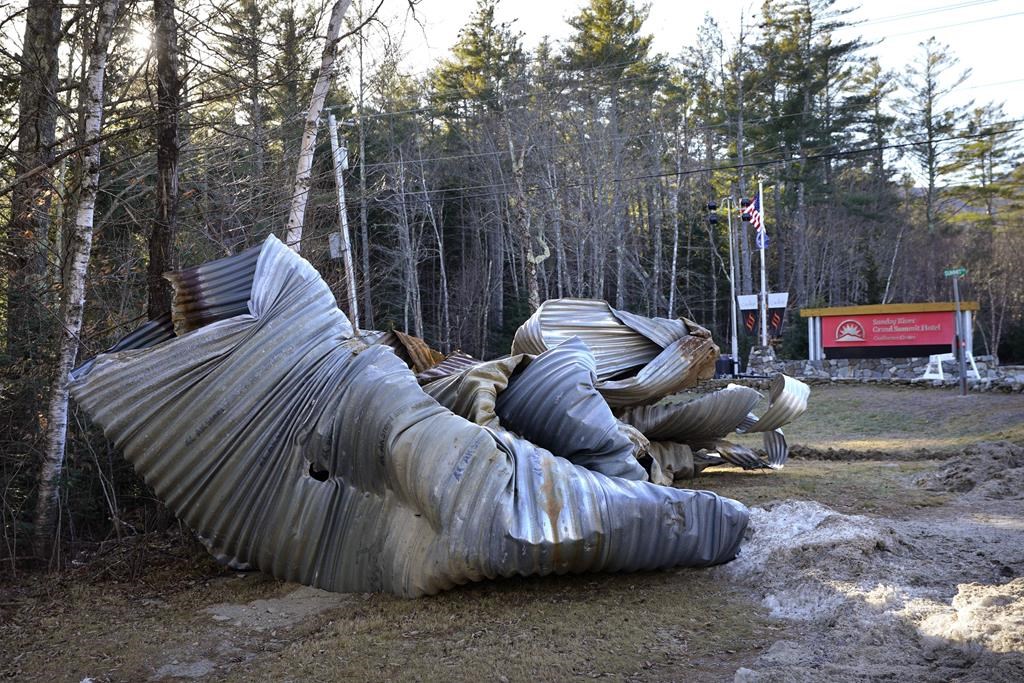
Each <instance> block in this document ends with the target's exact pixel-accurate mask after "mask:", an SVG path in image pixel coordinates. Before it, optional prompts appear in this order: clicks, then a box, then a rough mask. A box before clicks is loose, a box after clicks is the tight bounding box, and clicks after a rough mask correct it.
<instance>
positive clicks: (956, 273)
mask: <svg viewBox="0 0 1024 683" xmlns="http://www.w3.org/2000/svg"><path fill="white" fill-rule="evenodd" d="M942 274H943V275H945V276H946V277H963V276H964V275H967V269H966V268H964V267H963V266H961V267H959V268H947V269H946V270H944V271H942Z"/></svg>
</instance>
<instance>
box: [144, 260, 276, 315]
mask: <svg viewBox="0 0 1024 683" xmlns="http://www.w3.org/2000/svg"><path fill="white" fill-rule="evenodd" d="M259 255H260V248H259V247H253V248H252V249H247V250H246V251H243V252H242V253H240V254H236V255H235V256H229V257H227V258H222V259H217V260H216V261H209V262H207V263H203V264H200V265H198V266H196V267H194V268H186V269H185V270H179V271H176V272H173V273H166V274H165V275H164V277H166V278H167V279H168V280H170V282H171V285H173V287H174V300H173V301H172V303H171V317H172V318H173V320H174V331H175V333H176V334H178V335H182V334H185V333H186V332H190V331H192V330H196V329H199V328H200V327H202V326H203V325H209V324H210V323H213V322H217V321H218V320H226V319H227V318H233V317H235V316H236V315H241V314H242V313H247V312H248V302H249V290H250V289H251V288H252V280H253V276H254V275H255V272H256V260H257V259H258V258H259Z"/></svg>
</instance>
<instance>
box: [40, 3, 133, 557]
mask: <svg viewBox="0 0 1024 683" xmlns="http://www.w3.org/2000/svg"><path fill="white" fill-rule="evenodd" d="M118 4H119V3H118V0H104V2H103V4H102V5H100V10H99V17H98V19H97V21H96V37H95V40H94V41H93V44H92V49H91V50H90V52H89V78H88V81H87V83H86V91H85V102H84V106H85V109H86V116H85V135H84V136H83V137H84V138H85V139H86V140H94V139H96V138H97V137H98V136H99V134H100V128H101V125H102V119H103V78H104V76H105V75H106V69H107V46H108V45H109V44H110V36H111V34H112V33H113V30H114V22H115V20H116V18H117V12H118ZM85 154H86V156H85V164H84V174H83V178H82V189H81V194H80V199H79V204H78V213H77V215H76V216H75V225H74V228H73V233H72V241H73V244H72V245H71V249H70V252H71V253H70V257H71V258H70V268H69V274H68V278H67V290H66V291H65V293H64V305H63V311H62V316H61V324H60V331H59V333H60V355H59V356H58V360H57V373H56V376H55V377H54V379H53V384H52V385H51V388H50V405H49V408H48V410H47V423H46V453H45V455H44V458H43V464H42V468H41V470H40V473H39V497H38V499H37V501H36V518H35V552H36V555H37V556H38V557H40V558H42V559H47V558H48V557H49V556H50V549H51V547H52V545H51V544H52V541H53V526H54V518H55V516H56V511H57V502H58V496H57V484H58V482H59V480H60V476H61V472H62V471H63V469H64V444H65V441H66V438H67V426H68V375H69V374H70V373H71V368H72V367H74V365H75V358H76V357H77V356H78V335H79V332H80V331H81V329H82V312H83V310H84V308H85V275H86V270H87V269H88V266H89V254H90V251H91V249H92V231H93V225H92V219H93V213H94V211H95V209H96V195H97V193H98V190H99V184H100V143H99V142H94V143H93V144H91V145H90V146H89V147H88V148H87V150H86V153H85Z"/></svg>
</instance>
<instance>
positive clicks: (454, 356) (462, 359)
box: [416, 351, 483, 384]
mask: <svg viewBox="0 0 1024 683" xmlns="http://www.w3.org/2000/svg"><path fill="white" fill-rule="evenodd" d="M482 362H483V361H479V360H477V359H476V358H473V356H471V355H469V354H468V353H462V352H461V351H455V352H454V353H451V354H448V355H447V356H445V358H444V360H442V361H441V362H440V363H438V364H437V365H435V366H434V367H432V368H430V369H429V370H426V371H424V372H420V373H418V374H417V375H416V380H417V381H418V382H419V383H420V384H429V383H430V382H433V381H435V380H439V379H441V378H442V377H448V376H450V375H457V374H459V373H460V372H463V371H465V370H468V369H469V368H471V367H473V366H475V365H479V364H480V363H482Z"/></svg>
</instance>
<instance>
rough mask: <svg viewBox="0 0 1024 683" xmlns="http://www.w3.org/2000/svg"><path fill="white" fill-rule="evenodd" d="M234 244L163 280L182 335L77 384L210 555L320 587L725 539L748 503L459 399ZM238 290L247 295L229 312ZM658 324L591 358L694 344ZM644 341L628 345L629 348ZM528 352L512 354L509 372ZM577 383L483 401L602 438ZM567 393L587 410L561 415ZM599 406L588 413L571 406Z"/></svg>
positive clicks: (574, 563)
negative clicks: (588, 457)
mask: <svg viewBox="0 0 1024 683" xmlns="http://www.w3.org/2000/svg"><path fill="white" fill-rule="evenodd" d="M233 258H236V259H237V260H232V258H229V259H224V260H222V261H221V262H217V263H216V266H211V267H210V268H206V269H204V267H203V266H200V267H199V268H198V269H192V271H190V274H189V275H188V276H187V277H186V276H179V277H178V278H177V279H176V280H175V284H176V286H177V287H178V288H179V291H180V292H181V299H180V302H179V305H177V306H176V307H175V315H176V323H177V322H179V321H180V325H179V324H176V325H175V327H176V329H178V330H181V331H180V333H179V335H178V336H175V337H173V338H170V339H166V340H164V341H161V342H160V343H155V344H152V345H150V346H148V347H146V348H133V347H131V346H130V345H126V346H123V347H121V348H120V350H118V351H115V352H112V353H108V354H102V355H101V356H99V357H98V358H96V359H95V361H94V362H93V363H92V364H90V365H87V366H83V367H82V368H80V369H79V371H78V372H77V373H76V375H75V378H74V381H73V384H72V393H73V395H74V397H75V399H76V400H77V401H78V402H79V404H80V405H81V406H82V407H83V409H84V410H85V412H86V413H87V414H88V415H89V416H90V417H91V418H92V419H93V420H94V421H95V422H96V423H97V424H99V425H100V426H101V427H102V428H103V430H104V432H105V433H106V434H107V436H108V438H110V439H111V440H112V441H113V442H114V443H115V445H116V446H117V447H118V448H119V449H121V450H122V451H123V452H124V454H125V457H126V458H127V459H128V460H129V461H130V462H132V463H133V465H134V466H135V468H136V469H137V471H139V472H140V473H141V475H142V476H143V477H144V479H145V480H146V482H147V483H148V484H149V485H150V486H152V487H153V489H154V491H155V492H156V494H157V495H158V497H159V498H160V499H161V500H163V501H164V502H165V503H166V504H167V506H168V507H169V508H170V509H171V510H173V511H174V512H175V514H176V515H178V516H179V518H180V519H182V520H183V521H184V522H185V523H187V524H188V525H189V526H191V527H192V528H193V529H195V530H196V532H197V533H198V534H199V535H200V537H202V538H203V539H204V540H205V542H206V543H207V544H208V545H209V547H210V548H211V551H212V552H213V553H214V554H215V555H217V556H218V557H221V558H223V559H225V560H229V561H233V562H235V563H238V564H251V565H252V566H254V567H257V568H259V569H261V570H263V571H266V572H268V573H271V574H273V575H275V576H277V577H280V578H282V579H286V580H293V581H299V582H302V583H306V584H309V585H313V586H318V587H322V588H327V589H330V590H339V591H389V592H393V593H396V594H399V595H406V596H417V595H423V594H431V593H436V592H438V591H440V590H444V589H447V588H450V587H452V586H454V585H457V584H460V583H465V582H467V581H476V580H480V579H484V578H496V577H507V576H513V575H517V574H518V575H544V574H549V573H565V572H583V571H633V570H641V569H656V568H665V567H673V566H680V565H692V566H703V565H709V564H715V563H719V562H724V561H727V560H729V559H731V558H732V557H733V556H735V554H736V552H737V550H738V548H739V544H740V541H741V538H742V536H743V531H744V529H745V526H746V523H747V511H746V508H745V507H744V506H743V505H742V504H740V503H738V502H736V501H733V500H729V499H727V498H722V497H720V496H717V495H715V494H713V493H710V492H707V491H686V490H680V489H675V488H669V487H663V486H656V485H654V484H651V483H650V482H647V481H633V480H630V479H626V478H622V477H609V476H606V475H604V474H601V473H600V472H596V471H593V470H591V469H588V468H586V467H581V466H579V465H576V464H573V463H571V462H570V461H569V460H567V459H565V458H562V457H557V456H556V455H555V454H553V453H552V452H550V451H549V450H548V449H546V448H543V447H541V446H538V445H537V444H536V443H533V442H531V441H529V440H527V439H526V438H522V436H519V435H517V434H516V433H514V432H513V431H510V430H509V429H506V428H505V427H504V426H502V425H501V424H499V425H498V426H497V427H485V426H481V425H480V424H476V423H475V422H472V421H470V420H467V419H465V418H464V417H461V416H460V415H456V414H454V413H453V412H452V411H451V410H449V409H448V408H445V407H444V406H442V405H440V404H439V403H438V402H437V401H436V400H435V399H434V398H432V397H431V396H429V395H428V394H426V393H424V391H423V390H422V389H421V388H420V386H419V384H418V383H417V380H416V377H415V376H414V374H413V373H412V372H411V371H410V369H409V367H407V365H406V364H405V363H403V362H402V361H401V360H399V359H398V357H396V355H395V354H394V352H393V351H392V350H391V349H390V348H389V347H387V346H383V345H379V344H378V345H372V346H366V345H365V344H364V343H362V342H358V341H357V340H354V339H352V334H353V329H352V326H351V324H350V323H349V321H348V320H347V318H346V317H345V315H344V314H343V313H342V312H341V311H340V310H338V308H337V305H336V303H335V301H334V297H333V296H332V295H331V292H330V290H329V289H328V287H327V286H326V285H325V284H324V282H323V281H322V280H321V279H320V277H319V275H318V274H317V273H316V271H315V270H314V269H313V268H312V267H311V266H310V265H309V264H308V263H307V262H306V261H304V260H303V259H302V258H301V257H299V256H298V255H297V254H295V253H294V252H293V251H292V250H290V249H288V248H286V247H285V246H284V245H283V244H281V243H280V241H278V240H277V239H275V238H273V237H271V238H268V240H267V241H266V242H265V243H264V244H263V246H262V247H261V248H260V249H259V251H258V255H257V259H256V264H255V267H252V265H251V263H250V262H249V261H248V260H247V259H250V258H251V254H243V255H240V256H239V257H233ZM207 265H210V264H207ZM246 272H251V274H252V275H251V279H250V280H249V281H248V283H247V284H246V283H245V282H244V278H245V276H244V275H243V274H244V273H246ZM242 290H246V291H247V294H246V296H247V298H246V304H245V310H244V311H243V312H241V313H236V314H234V315H231V316H228V315H227V314H228V313H229V312H231V311H235V310H237V309H238V304H237V301H238V292H239V291H242ZM205 305H209V306H210V307H211V309H215V311H214V312H212V313H211V311H207V310H206V309H205V308H204V306H205ZM602 305H604V304H602ZM605 306H606V305H605ZM670 322H672V321H670ZM634 324H637V323H636V322H635V321H634ZM651 324H652V325H653V326H654V327H655V328H657V329H656V330H654V329H652V330H651V331H650V334H649V335H639V336H644V337H645V338H646V339H647V341H646V342H644V341H643V340H642V339H636V338H635V337H636V336H637V335H638V334H639V333H638V332H637V331H636V330H635V329H634V328H632V327H629V326H628V325H626V324H625V323H622V324H621V327H623V328H624V330H625V332H624V333H623V332H621V331H620V332H618V333H616V334H618V336H619V337H620V338H621V340H622V344H623V345H622V346H620V347H619V348H618V349H617V350H616V352H615V353H613V354H610V355H606V356H605V357H606V358H609V359H613V360H615V359H618V360H615V362H620V361H621V362H626V363H629V362H633V360H635V359H636V358H637V357H644V358H647V360H646V361H645V362H644V367H645V368H646V367H648V366H650V365H651V364H653V363H655V361H656V360H657V359H658V358H659V357H661V356H663V355H664V354H665V353H666V352H667V351H668V350H669V349H671V348H672V345H673V344H677V343H679V342H683V341H686V338H687V337H686V336H680V337H678V338H675V337H673V336H672V335H675V334H677V332H678V330H679V328H678V326H672V325H663V324H661V323H658V322H655V323H651ZM687 330H692V328H689V327H687ZM688 334H689V333H688ZM628 335H633V336H634V338H633V339H631V340H627V337H628ZM662 335H664V336H662ZM569 336H573V335H569ZM689 336H693V337H697V338H698V339H702V338H703V337H701V335H699V334H696V335H694V334H690V335H689ZM141 337H143V338H145V339H151V337H150V335H149V334H148V333H147V334H143V335H141ZM670 338H675V341H670ZM567 339H568V337H566V339H563V341H566V340H567ZM653 339H657V341H653ZM549 341H550V339H549ZM584 341H586V340H585V339H584ZM591 341H592V343H596V339H592V340H591ZM662 342H668V344H667V346H665V347H662V346H661V345H660V344H661V343H662ZM545 343H547V342H545ZM706 343H707V344H710V339H709V338H708V339H706ZM577 344H578V342H574V343H572V344H569V345H568V346H566V348H565V349H563V351H562V352H559V353H552V354H551V355H550V356H549V359H554V360H553V361H552V366H553V367H552V368H551V371H559V372H560V371H561V369H562V363H564V365H565V367H566V368H569V367H570V366H572V365H573V362H575V361H573V362H569V359H570V356H572V355H573V354H580V355H581V356H586V355H587V354H585V353H583V347H582V346H580V345H577ZM645 345H646V347H647V351H644V352H641V353H640V356H637V355H632V356H631V355H630V353H626V351H625V350H626V349H632V350H637V351H639V350H641V349H643V348H645ZM652 345H653V347H656V348H650V347H651V346H652ZM554 346H558V345H557V344H554ZM588 346H591V343H588ZM591 348H593V347H592V346H591ZM700 348H702V347H700V346H699V345H698V350H699V349H700ZM657 349H662V350H661V351H658V350H657ZM542 351H543V349H542ZM652 352H653V353H654V355H653V356H651V353H652ZM671 353H672V354H677V353H679V351H678V349H675V350H672V352H671ZM648 356H649V357H648ZM627 357H629V358H632V359H633V360H629V358H627ZM673 357H675V356H673ZM536 360H540V359H536ZM555 361H557V362H555ZM532 362H536V361H532ZM532 362H531V363H532ZM615 362H613V363H612V365H614V364H615ZM577 365H578V363H577ZM537 367H539V368H540V369H541V370H543V369H544V366H540V365H538V366H537ZM593 367H595V368H600V367H601V364H600V363H599V362H596V361H595V364H594V366H593ZM608 367H609V366H607V365H606V366H605V369H606V370H607V368H608ZM529 370H530V366H529V365H527V366H526V367H525V368H524V369H523V370H522V371H521V372H520V373H518V374H516V373H515V372H513V373H512V375H510V376H509V377H510V384H514V383H517V382H519V381H525V380H526V379H528V375H527V373H528V372H529ZM577 370H578V368H577ZM566 372H567V373H568V370H566ZM640 374H642V370H641V373H640ZM655 374H656V373H655ZM692 375H700V371H699V369H695V368H694V367H691V368H690V369H689V370H688V371H687V376H688V377H689V376H692ZM566 376H567V377H570V378H571V377H577V375H572V373H568V374H567V375H566ZM638 376H639V375H638ZM590 379H591V381H593V380H594V379H595V377H594V376H593V375H592V376H591V378H590ZM606 379H608V377H606ZM677 379H678V378H677ZM531 381H532V379H531ZM666 384H667V382H666ZM598 385H599V382H594V386H595V387H596V388H598V389H600V387H599V386H598ZM566 386H568V382H567V383H566ZM586 390H587V387H586V386H584V387H583V390H582V391H581V392H580V393H578V394H577V393H573V391H575V390H573V391H569V390H568V389H567V390H566V391H567V393H566V394H565V396H567V397H569V398H571V399H573V400H568V401H566V400H559V399H558V397H557V396H556V394H557V393H558V392H557V391H556V390H555V389H549V388H547V387H544V388H543V389H541V391H543V392H548V394H549V395H547V396H546V397H544V398H542V399H540V401H541V403H542V404H543V406H544V409H545V410H546V411H547V412H549V413H552V414H555V413H558V412H559V411H561V412H562V413H564V414H562V415H552V416H551V422H550V423H548V422H546V421H545V420H542V419H541V417H544V418H547V417H548V416H546V415H545V416H537V415H531V414H529V413H528V412H527V411H526V407H527V406H528V404H529V402H530V400H532V399H531V396H530V395H528V392H523V393H522V396H520V397H516V396H515V395H511V396H509V397H506V398H505V399H502V398H501V396H502V393H504V392H502V393H498V394H497V398H496V399H495V415H496V416H499V417H498V420H499V422H503V421H504V418H502V417H500V415H501V414H502V413H503V412H505V411H506V410H507V411H508V425H509V426H511V425H513V423H515V424H517V425H519V429H521V430H522V431H524V432H525V431H529V432H531V433H532V434H533V435H534V437H535V438H537V439H540V440H543V439H544V438H547V437H545V436H543V435H542V432H544V431H545V430H549V431H550V432H551V434H554V433H555V432H557V431H558V429H560V428H561V427H560V426H559V425H562V426H564V425H573V429H578V430H579V433H580V434H584V435H585V436H586V437H587V438H588V439H591V440H592V441H594V443H595V444H597V445H596V446H593V448H597V449H600V448H603V447H604V446H602V443H603V442H602V441H601V439H600V438H596V437H595V436H594V435H596V434H597V433H598V432H599V431H600V430H603V429H606V428H607V429H611V428H612V427H611V424H612V423H610V422H608V421H607V420H606V419H605V418H606V417H607V415H606V414H604V413H603V412H602V411H600V410H598V409H597V408H596V404H593V403H592V401H590V399H589V398H587V397H588V396H589V394H587V391H586ZM629 391H632V392H634V394H635V397H637V398H640V397H644V396H646V392H648V391H649V388H648V387H647V386H646V385H645V384H644V381H643V380H640V381H637V382H636V383H635V386H633V387H631V388H630V389H629ZM578 396H583V397H584V399H586V400H582V399H581V401H580V402H576V401H575V398H577V397H578ZM638 402H639V401H638ZM499 403H502V405H498V404H499ZM577 405H582V406H584V407H585V409H584V410H583V413H582V416H579V415H574V414H572V412H571V409H570V406H577ZM517 411H519V412H520V413H522V414H517ZM608 414H610V412H609V413H608ZM514 415H515V416H514ZM598 415H600V416H602V417H601V420H602V421H601V422H600V424H595V425H586V424H583V423H585V422H586V421H587V420H588V419H590V417H592V416H598ZM475 419H476V418H475ZM560 421H561V422H560ZM584 427H586V428H587V429H584ZM614 428H615V429H619V428H618V427H614ZM588 429H589V430H590V431H587V430H588ZM624 433H625V432H624ZM601 436H602V437H603V436H606V435H604V434H603V433H602V434H601ZM609 439H610V440H609ZM606 440H608V443H609V444H610V445H609V446H608V450H609V452H614V453H615V457H614V458H611V459H607V458H606V459H604V460H602V462H605V463H607V462H618V460H617V459H618V458H619V457H620V451H624V450H625V446H624V445H622V442H621V440H618V439H617V438H616V437H615V435H614V434H611V436H609V437H608V439H606ZM551 445H552V447H554V448H556V449H557V450H563V451H566V452H568V451H567V449H569V448H570V447H571V444H562V443H558V442H557V440H556V441H555V442H553V443H552V444H551ZM312 471H316V472H326V473H327V477H326V480H320V479H319V478H315V477H313V476H312V475H311V472H312Z"/></svg>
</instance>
